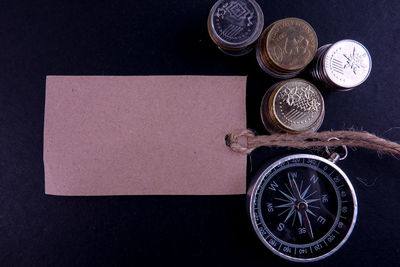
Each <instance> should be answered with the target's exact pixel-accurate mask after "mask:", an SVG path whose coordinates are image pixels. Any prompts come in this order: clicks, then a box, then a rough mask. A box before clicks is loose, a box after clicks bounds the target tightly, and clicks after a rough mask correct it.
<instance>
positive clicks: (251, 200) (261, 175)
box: [247, 154, 358, 262]
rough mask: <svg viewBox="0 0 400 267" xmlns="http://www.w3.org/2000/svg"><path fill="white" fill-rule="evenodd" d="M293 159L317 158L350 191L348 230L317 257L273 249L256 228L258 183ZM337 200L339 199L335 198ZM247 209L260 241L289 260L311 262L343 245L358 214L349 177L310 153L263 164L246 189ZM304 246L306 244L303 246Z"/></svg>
mask: <svg viewBox="0 0 400 267" xmlns="http://www.w3.org/2000/svg"><path fill="white" fill-rule="evenodd" d="M293 159H312V160H317V161H321V162H323V163H325V164H327V165H329V166H330V167H332V168H333V169H334V170H335V171H337V172H338V173H339V174H340V175H341V176H342V178H343V181H344V182H345V183H346V185H347V186H348V187H349V190H350V192H351V197H352V200H353V218H352V220H351V224H350V226H349V230H348V231H347V233H346V235H345V236H344V238H343V239H342V240H341V241H340V242H339V243H338V244H337V245H336V246H335V247H332V248H331V249H330V250H329V251H328V252H327V253H325V254H322V255H320V256H317V257H310V258H298V257H292V256H289V255H286V254H284V253H282V252H280V251H278V250H277V249H275V248H274V247H273V246H271V245H270V244H269V243H268V242H267V240H266V239H265V238H264V236H263V235H262V233H261V232H260V230H259V229H258V226H257V222H256V218H255V209H254V207H255V198H256V197H255V194H256V193H257V190H258V188H259V187H260V185H261V184H262V182H263V181H264V180H265V179H266V175H267V174H268V173H270V172H271V171H272V170H273V169H274V168H275V167H277V166H278V165H282V163H285V162H288V161H291V160H293ZM337 201H338V202H339V200H337ZM247 211H248V215H249V217H250V220H251V223H252V226H253V228H254V231H255V232H256V234H257V236H258V238H259V239H260V240H261V242H262V243H263V244H264V245H265V246H266V247H267V248H268V249H269V250H270V251H271V252H273V253H274V254H276V255H278V256H280V257H282V258H284V259H287V260H290V261H294V262H313V261H318V260H322V259H324V258H326V257H328V256H330V255H332V254H333V253H335V252H336V251H337V250H338V249H339V248H340V247H342V246H343V244H344V243H345V242H346V241H347V240H348V238H349V236H350V235H351V233H352V232H353V229H354V226H355V223H356V220H357V214H358V203H357V197H356V194H355V190H354V187H353V185H352V184H351V182H350V179H349V178H348V177H347V175H346V174H345V173H344V172H343V171H342V170H341V169H340V168H339V167H338V166H337V165H336V164H334V163H333V162H331V161H329V160H327V159H325V158H322V157H320V156H316V155H311V154H295V155H290V156H286V157H283V158H280V159H278V160H276V161H274V162H273V163H272V164H268V165H265V166H264V167H263V168H261V170H260V171H259V172H258V173H257V174H256V175H255V176H254V178H253V179H252V181H251V183H250V186H249V189H248V191H247ZM333 227H334V226H332V228H331V229H333ZM305 247H306V246H305Z"/></svg>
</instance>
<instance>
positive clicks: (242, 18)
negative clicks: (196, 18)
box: [208, 0, 264, 50]
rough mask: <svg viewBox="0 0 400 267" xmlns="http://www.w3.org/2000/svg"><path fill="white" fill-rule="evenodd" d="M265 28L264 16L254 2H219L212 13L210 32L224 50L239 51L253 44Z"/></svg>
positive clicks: (220, 0) (234, 0)
mask: <svg viewBox="0 0 400 267" xmlns="http://www.w3.org/2000/svg"><path fill="white" fill-rule="evenodd" d="M263 27H264V15H263V13H262V10H261V8H260V6H259V5H258V4H257V3H256V2H255V1H254V0H219V1H218V2H216V3H215V5H214V6H213V7H212V9H211V11H210V15H209V18H208V30H209V33H210V36H211V38H212V39H213V41H214V42H215V43H216V44H217V45H218V46H219V47H221V48H222V49H225V50H238V49H243V48H246V47H247V46H249V45H251V44H253V43H254V42H255V41H256V40H257V39H258V37H259V36H260V34H261V31H262V29H263Z"/></svg>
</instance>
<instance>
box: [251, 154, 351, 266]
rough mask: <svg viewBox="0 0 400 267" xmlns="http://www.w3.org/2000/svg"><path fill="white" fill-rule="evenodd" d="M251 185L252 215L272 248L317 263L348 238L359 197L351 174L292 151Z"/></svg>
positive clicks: (264, 241)
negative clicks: (293, 153)
mask: <svg viewBox="0 0 400 267" xmlns="http://www.w3.org/2000/svg"><path fill="white" fill-rule="evenodd" d="M255 180H256V182H254V183H253V185H252V186H251V187H250V189H249V193H248V196H249V197H250V201H249V206H248V208H249V209H250V212H249V214H250V217H251V220H252V223H253V227H254V229H255V230H256V233H257V235H258V237H259V238H260V239H261V241H262V242H263V243H264V245H266V246H267V247H268V248H269V249H270V250H272V252H274V253H275V254H277V255H279V256H281V257H284V258H286V259H289V260H292V261H315V260H319V259H322V258H325V257H326V256H328V255H330V254H332V253H333V252H334V251H336V250H337V249H338V248H339V247H340V246H341V245H343V243H344V242H345V241H346V240H347V238H348V236H349V235H350V233H351V231H352V229H353V227H354V223H355V220H356V214H357V199H356V196H355V192H354V189H353V187H352V185H351V183H350V181H349V180H348V178H347V176H346V174H344V172H343V171H342V170H341V169H340V168H339V167H337V166H336V165H335V164H333V163H332V162H330V161H328V160H326V159H324V158H321V157H318V156H313V155H306V154H301V155H293V156H289V157H286V158H283V159H281V160H279V161H277V162H275V163H274V164H272V165H270V166H269V167H267V168H266V169H265V170H264V171H263V172H262V174H261V175H260V176H258V177H256V179H255Z"/></svg>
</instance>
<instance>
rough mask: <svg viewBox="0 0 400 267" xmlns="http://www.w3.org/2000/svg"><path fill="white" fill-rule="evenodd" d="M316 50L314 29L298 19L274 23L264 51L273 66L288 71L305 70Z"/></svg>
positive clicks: (287, 19)
mask: <svg viewBox="0 0 400 267" xmlns="http://www.w3.org/2000/svg"><path fill="white" fill-rule="evenodd" d="M317 48H318V39H317V35H316V33H315V31H314V29H313V28H312V27H311V25H310V24H308V23H307V22H306V21H304V20H302V19H298V18H286V19H283V20H279V21H277V22H275V23H274V25H273V26H272V28H271V30H270V32H269V34H268V36H267V40H266V50H267V53H268V56H269V58H270V59H271V61H272V62H273V64H275V65H276V66H277V67H278V68H280V69H283V70H289V71H295V70H300V69H303V68H305V67H306V66H307V65H308V64H309V63H310V62H311V60H312V59H313V57H314V55H315V52H316V51H317Z"/></svg>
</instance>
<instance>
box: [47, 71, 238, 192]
mask: <svg viewBox="0 0 400 267" xmlns="http://www.w3.org/2000/svg"><path fill="white" fill-rule="evenodd" d="M245 93H246V77H233V76H48V77H47V81H46V107H45V127H44V164H45V192H46V194H52V195H70V196H74V195H187V194H190V195H214V194H218V195H223V194H244V193H245V190H246V156H245V155H241V154H238V153H232V152H231V151H230V150H229V149H228V148H227V147H226V146H225V141H224V137H225V134H226V133H228V132H231V131H233V130H236V129H242V128H245V127H246V117H245V115H246V111H245Z"/></svg>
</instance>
